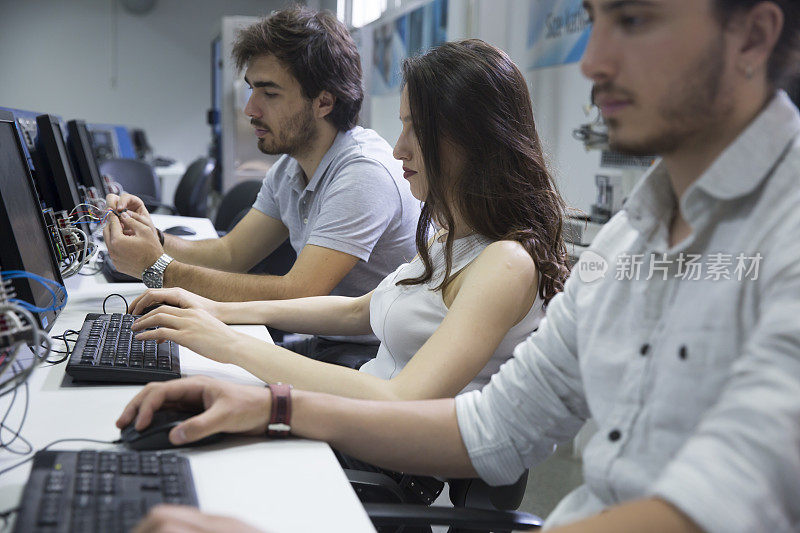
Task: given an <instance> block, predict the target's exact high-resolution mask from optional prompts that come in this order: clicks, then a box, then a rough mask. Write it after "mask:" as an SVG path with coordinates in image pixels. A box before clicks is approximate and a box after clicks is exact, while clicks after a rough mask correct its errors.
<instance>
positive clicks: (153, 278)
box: [142, 268, 161, 289]
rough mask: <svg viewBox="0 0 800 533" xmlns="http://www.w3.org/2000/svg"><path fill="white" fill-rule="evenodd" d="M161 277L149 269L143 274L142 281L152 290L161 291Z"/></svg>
mask: <svg viewBox="0 0 800 533" xmlns="http://www.w3.org/2000/svg"><path fill="white" fill-rule="evenodd" d="M160 277H161V276H159V275H158V274H157V273H156V272H153V271H152V270H150V269H149V268H148V269H147V270H145V271H144V274H142V281H143V282H144V284H145V285H146V286H147V287H149V288H151V289H160V288H161V279H160Z"/></svg>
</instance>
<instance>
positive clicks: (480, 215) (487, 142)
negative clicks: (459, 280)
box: [398, 39, 569, 303]
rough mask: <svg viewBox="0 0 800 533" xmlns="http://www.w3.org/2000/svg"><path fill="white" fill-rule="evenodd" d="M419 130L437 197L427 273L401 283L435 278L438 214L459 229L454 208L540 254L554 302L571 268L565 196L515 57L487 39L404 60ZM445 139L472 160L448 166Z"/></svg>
mask: <svg viewBox="0 0 800 533" xmlns="http://www.w3.org/2000/svg"><path fill="white" fill-rule="evenodd" d="M403 79H404V82H405V87H406V89H407V90H408V101H409V107H410V108H411V120H412V122H413V125H414V133H415V134H416V137H417V140H418V142H419V144H420V148H421V151H422V157H423V159H424V160H425V173H426V174H427V178H428V196H427V198H426V199H425V205H424V206H423V208H422V214H421V216H420V219H419V224H418V225H417V236H416V238H417V250H418V251H419V255H420V259H421V260H422V262H423V264H424V266H425V272H424V273H423V274H422V275H420V276H418V277H416V278H412V279H405V280H402V281H400V282H398V284H402V285H414V284H419V283H424V282H426V281H429V280H430V279H431V278H432V276H433V266H432V263H431V258H430V254H429V252H428V246H427V238H428V235H427V230H428V228H429V226H430V223H431V220H436V221H437V222H439V223H440V224H442V225H443V226H444V227H452V226H453V220H454V217H453V211H455V212H457V213H458V215H459V216H460V217H461V218H462V219H463V220H464V221H465V223H466V224H468V225H469V227H470V228H472V229H473V230H474V231H475V232H477V233H479V234H481V235H483V236H485V237H488V238H490V239H492V240H514V241H517V242H519V243H520V244H522V246H523V247H524V248H525V250H526V251H527V252H528V253H529V254H530V256H531V257H532V258H533V261H534V263H535V264H536V268H537V270H538V274H539V287H538V288H539V294H540V295H541V297H542V298H543V299H544V301H545V303H547V302H549V301H550V299H551V298H552V297H553V296H555V294H556V293H557V292H559V291H560V290H561V289H562V288H563V287H564V281H565V280H566V278H567V276H568V275H569V269H568V267H567V252H566V247H565V246H564V240H563V238H562V217H563V214H564V210H565V205H564V201H563V200H562V198H561V196H560V195H559V193H558V191H557V190H556V186H555V183H554V182H553V179H552V177H551V176H550V174H549V173H548V171H547V168H546V167H545V163H544V156H543V155H542V150H541V145H540V143H539V136H538V134H537V133H536V126H535V124H534V121H533V109H532V106H531V100H530V96H529V94H528V87H527V84H526V82H525V79H524V78H523V77H522V74H521V73H520V71H519V69H517V67H516V65H514V63H513V62H512V61H511V59H510V58H509V57H508V55H507V54H506V53H505V52H503V51H502V50H499V49H498V48H495V47H494V46H491V45H489V44H487V43H485V42H483V41H481V40H478V39H467V40H464V41H458V42H452V43H445V44H442V45H441V46H438V47H436V48H434V49H432V50H431V51H429V52H428V53H426V54H425V55H422V56H417V57H412V58H408V59H406V60H405V62H404V63H403ZM443 142H446V143H449V144H452V145H455V146H456V147H457V151H458V154H459V156H460V157H461V161H462V163H463V167H460V168H459V169H458V171H457V172H454V171H453V169H449V170H450V171H449V172H447V171H446V169H443V168H442V158H441V147H442V144H443ZM453 240H454V239H453V235H452V233H451V232H448V233H447V239H446V241H445V276H444V281H442V283H441V284H440V285H439V286H438V287H437V288H436V290H439V289H443V288H444V287H446V286H447V284H448V283H450V282H451V281H452V279H451V278H450V274H451V269H452V247H453Z"/></svg>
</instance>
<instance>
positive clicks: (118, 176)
mask: <svg viewBox="0 0 800 533" xmlns="http://www.w3.org/2000/svg"><path fill="white" fill-rule="evenodd" d="M100 174H103V175H108V176H110V177H111V179H112V180H113V181H116V182H117V183H119V184H120V185H121V186H122V190H123V191H125V192H127V193H129V194H133V195H136V196H138V197H139V198H141V199H142V202H144V205H145V207H146V208H147V210H148V211H154V210H156V209H157V208H159V207H164V208H166V209H167V210H168V211H170V212H171V214H174V212H175V208H174V207H172V206H169V205H165V204H162V203H161V186H160V182H159V180H158V176H156V173H155V171H154V170H153V167H151V166H150V165H149V164H147V163H145V162H144V161H139V160H138V159H106V160H105V161H103V162H102V163H100Z"/></svg>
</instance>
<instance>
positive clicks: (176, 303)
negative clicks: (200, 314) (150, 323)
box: [128, 287, 222, 318]
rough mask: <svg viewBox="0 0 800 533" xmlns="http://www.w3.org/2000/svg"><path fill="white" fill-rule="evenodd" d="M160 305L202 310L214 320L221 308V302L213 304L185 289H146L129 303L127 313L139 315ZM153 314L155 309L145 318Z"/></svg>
mask: <svg viewBox="0 0 800 533" xmlns="http://www.w3.org/2000/svg"><path fill="white" fill-rule="evenodd" d="M161 304H166V305H171V306H173V307H180V308H182V309H202V310H203V311H207V312H208V313H209V314H211V316H213V317H216V318H219V317H220V308H221V307H222V302H215V301H214V300H209V299H208V298H203V297H202V296H199V295H197V294H195V293H193V292H189V291H187V290H186V289H181V288H179V287H172V288H169V289H148V290H146V291H144V292H143V293H142V294H140V295H139V296H138V297H137V298H136V299H135V300H134V301H133V302H131V304H130V306H128V312H129V313H130V314H132V315H140V314H142V312H143V311H144V310H145V309H147V308H148V307H153V306H155V305H161ZM154 312H157V309H154V310H153V311H150V313H148V314H146V315H145V316H148V315H150V314H152V313H154Z"/></svg>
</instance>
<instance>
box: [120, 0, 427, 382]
mask: <svg viewBox="0 0 800 533" xmlns="http://www.w3.org/2000/svg"><path fill="white" fill-rule="evenodd" d="M233 54H234V59H235V60H236V63H237V66H238V67H239V68H240V69H245V76H244V78H245V81H246V82H247V84H248V85H249V86H250V88H251V90H252V94H251V96H250V99H249V101H248V103H247V106H246V107H245V110H244V111H245V113H246V114H247V115H248V116H249V117H250V121H251V124H252V125H253V127H254V133H255V135H256V137H257V139H258V146H259V149H260V150H261V151H262V152H264V153H267V154H285V155H283V156H282V157H281V158H280V159H279V160H278V161H277V162H276V163H275V164H274V165H273V167H272V168H271V169H270V170H269V172H268V173H267V176H266V178H265V179H264V183H263V186H262V189H261V192H260V193H259V195H258V199H257V200H256V202H255V204H254V205H253V209H251V210H250V211H249V213H248V214H247V215H246V216H245V217H244V218H243V219H242V220H241V222H239V223H238V224H237V225H236V227H234V228H233V230H231V231H230V232H229V233H228V234H227V235H225V236H224V237H222V238H220V239H211V240H200V241H191V240H187V239H181V238H180V237H176V236H173V235H164V234H162V233H161V232H159V231H158V230H155V228H154V227H153V224H152V221H151V220H150V217H149V214H148V213H147V211H146V209H145V208H144V205H143V203H142V201H141V200H140V199H139V198H136V197H135V196H131V195H124V194H123V195H122V196H121V197H120V198H117V197H116V196H113V195H112V196H109V198H108V204H109V207H112V208H115V209H123V208H124V209H127V210H128V211H127V212H125V213H123V214H122V217H123V218H122V219H121V221H117V219H116V217H110V219H109V220H110V223H109V225H108V227H107V228H106V230H105V232H104V235H105V238H106V243H107V245H108V249H109V253H110V255H111V257H112V259H113V261H114V264H115V265H116V267H117V269H118V270H120V271H122V272H125V273H127V274H130V275H133V276H137V277H142V278H143V280H144V282H145V284H146V285H147V286H148V287H152V288H160V287H182V288H184V289H188V290H189V291H192V292H194V293H196V294H200V295H202V296H205V297H208V298H212V299H215V300H224V301H245V300H270V299H286V298H299V297H305V296H318V295H326V294H335V295H342V296H361V295H363V294H366V293H368V292H370V291H371V290H372V289H374V288H375V286H376V285H377V284H378V282H379V281H380V280H381V279H383V278H384V277H385V276H386V275H388V274H389V273H391V272H392V271H393V270H394V269H395V268H397V266H398V265H400V264H401V263H403V262H406V261H410V260H411V259H412V258H413V257H414V255H415V253H416V249H415V229H416V224H417V221H418V218H419V212H420V206H419V202H417V201H416V200H414V198H413V197H412V195H411V192H410V190H409V186H408V183H407V182H405V181H404V180H403V178H402V165H401V163H400V162H399V161H397V160H395V159H394V158H393V157H392V149H391V147H390V146H389V145H388V143H387V142H386V141H385V140H383V139H382V138H381V137H380V136H379V135H378V134H377V133H375V132H374V131H371V130H366V129H363V128H361V127H358V126H356V121H357V120H358V113H359V109H360V107H361V102H362V99H363V92H362V88H361V65H360V59H359V56H358V50H357V49H356V46H355V44H354V43H353V40H352V39H351V37H350V35H349V33H348V32H347V29H346V28H345V27H344V26H343V25H342V24H341V23H340V22H339V21H338V20H337V19H336V17H334V16H333V15H331V14H330V13H327V12H320V13H317V12H314V11H311V10H309V9H305V8H299V7H298V8H293V9H287V10H283V11H278V12H275V13H273V14H272V15H270V16H269V17H268V18H266V19H263V20H262V21H260V22H258V23H256V24H253V25H252V26H250V27H248V28H245V29H244V30H242V31H241V32H240V33H239V35H238V36H237V40H236V42H235V43H234V50H233ZM123 224H124V226H125V230H126V231H123ZM157 236H158V237H160V239H161V242H159V238H157ZM287 236H288V237H289V240H290V242H291V245H292V247H293V248H294V250H295V251H296V252H297V260H296V261H295V263H294V265H293V266H292V268H291V270H290V271H289V272H288V273H287V274H286V275H284V276H268V275H249V274H244V272H247V271H248V270H249V269H251V268H252V267H253V266H254V265H255V264H257V263H258V262H259V261H261V260H262V259H263V258H264V257H266V256H267V255H269V254H270V253H271V252H272V251H273V250H275V249H276V248H277V247H278V246H279V245H280V244H281V243H282V242H283V241H284V240H285V239H286V238H287ZM173 258H174V259H173ZM135 311H137V312H140V311H141V309H135ZM342 341H348V344H347V345H346V346H341V345H340V344H339V343H340V342H342ZM287 347H289V348H290V349H295V351H299V352H301V353H304V354H306V355H312V356H314V357H315V358H319V359H322V360H327V361H330V362H340V363H342V362H343V363H344V364H347V365H348V366H356V367H357V366H358V365H359V364H360V363H361V362H363V361H364V360H365V358H369V357H372V356H374V354H375V351H376V350H377V340H376V339H375V338H374V336H361V337H355V338H341V337H340V338H329V339H317V338H314V339H311V340H310V341H306V342H304V343H303V344H302V345H292V346H287ZM334 352H336V353H334ZM342 352H343V353H344V354H349V355H352V356H353V358H352V360H347V361H342V360H340V359H339V357H340V353H342ZM342 356H343V357H344V355H342Z"/></svg>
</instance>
